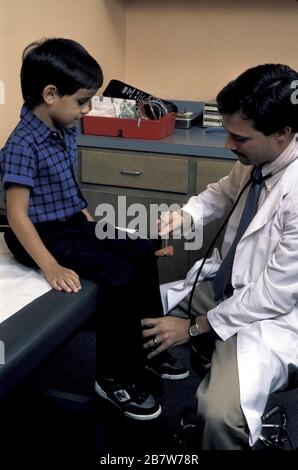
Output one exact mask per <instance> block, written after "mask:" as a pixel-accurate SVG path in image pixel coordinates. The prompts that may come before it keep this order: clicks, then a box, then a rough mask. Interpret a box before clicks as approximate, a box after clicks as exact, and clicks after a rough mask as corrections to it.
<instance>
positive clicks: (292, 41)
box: [125, 0, 298, 100]
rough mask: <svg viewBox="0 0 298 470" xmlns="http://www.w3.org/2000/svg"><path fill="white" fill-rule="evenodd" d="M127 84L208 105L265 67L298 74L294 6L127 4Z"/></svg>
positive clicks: (187, 1)
mask: <svg viewBox="0 0 298 470" xmlns="http://www.w3.org/2000/svg"><path fill="white" fill-rule="evenodd" d="M126 5H127V44H126V52H127V55H126V69H125V78H126V80H127V81H128V83H131V84H135V85H136V86H138V87H139V88H142V89H144V90H146V91H150V92H151V93H153V94H155V95H157V96H160V97H164V98H177V99H194V100H206V99H210V98H213V97H214V96H215V95H216V92H217V91H218V90H219V89H220V88H221V87H222V86H223V85H224V84H225V83H226V82H227V81H229V80H231V79H232V77H233V76H235V75H237V74H239V73H241V71H243V70H244V69H246V68H248V67H250V66H253V65H256V64H259V63H264V62H281V63H286V64H289V65H291V66H292V67H294V68H296V69H298V40H297V26H298V3H297V1H296V0H126Z"/></svg>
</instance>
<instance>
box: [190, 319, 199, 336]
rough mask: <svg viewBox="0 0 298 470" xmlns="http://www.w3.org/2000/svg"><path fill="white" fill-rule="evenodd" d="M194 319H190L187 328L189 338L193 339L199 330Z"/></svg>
mask: <svg viewBox="0 0 298 470" xmlns="http://www.w3.org/2000/svg"><path fill="white" fill-rule="evenodd" d="M196 319H197V317H196V316H193V317H191V319H190V324H189V327H188V334H189V336H190V337H191V338H194V337H195V336H198V335H199V334H200V328H199V325H198V324H197V322H196Z"/></svg>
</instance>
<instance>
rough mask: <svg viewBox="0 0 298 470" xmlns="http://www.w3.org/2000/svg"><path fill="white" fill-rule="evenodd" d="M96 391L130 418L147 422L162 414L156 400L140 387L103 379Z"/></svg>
mask: <svg viewBox="0 0 298 470" xmlns="http://www.w3.org/2000/svg"><path fill="white" fill-rule="evenodd" d="M95 391H96V393H97V394H98V395H99V396H100V397H102V398H104V399H105V400H109V401H110V402H111V403H113V404H114V405H115V406H116V407H117V408H118V409H119V410H120V411H122V413H123V414H124V415H125V416H127V417H129V418H133V419H138V420H141V421H145V420H149V419H155V418H157V417H158V416H159V415H160V414H161V406H160V405H159V404H158V403H157V402H156V400H155V398H154V397H153V396H152V395H150V394H149V393H147V392H145V391H144V390H142V388H141V386H139V385H136V384H130V385H124V384H121V383H119V382H116V381H115V380H113V379H102V380H97V381H96V382H95Z"/></svg>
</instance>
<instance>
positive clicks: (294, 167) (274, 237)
mask: <svg viewBox="0 0 298 470" xmlns="http://www.w3.org/2000/svg"><path fill="white" fill-rule="evenodd" d="M250 171H251V167H246V166H244V165H242V164H241V163H239V162H237V163H236V164H235V166H234V167H233V169H232V171H231V172H230V174H229V175H228V176H226V177H225V178H222V179H221V180H220V181H219V182H218V183H215V184H211V185H209V186H208V188H207V190H206V191H204V192H203V193H201V194H200V195H199V196H194V197H192V198H191V199H190V200H189V201H188V203H187V204H186V205H185V206H184V208H183V209H184V210H186V211H188V212H189V213H190V214H191V215H192V217H193V220H194V223H195V224H197V223H198V222H199V221H198V220H197V218H196V214H199V213H201V211H200V210H198V208H199V205H202V207H203V216H204V223H207V222H209V221H211V220H214V219H217V218H219V217H221V216H222V215H223V213H224V212H225V211H226V210H227V209H228V208H230V207H231V206H232V204H233V202H234V201H235V199H236V197H237V194H239V192H240V190H241V188H243V186H244V184H245V183H246V181H247V180H248V179H249V176H250ZM280 176H281V177H280V178H279V179H278V178H277V179H278V181H277V182H275V184H274V185H272V188H270V185H269V187H268V186H267V188H268V190H269V192H268V194H267V196H266V198H265V200H264V201H263V202H262V203H261V205H260V207H259V210H258V212H257V214H256V216H255V217H254V219H253V220H252V222H251V224H250V225H249V227H248V228H247V230H246V232H245V233H244V235H243V237H242V239H241V240H240V241H239V243H238V246H237V250H236V254H235V260H234V265H233V271H232V279H231V280H232V285H233V287H234V294H233V296H232V297H230V298H229V299H227V300H225V301H223V302H222V303H220V304H219V305H218V306H217V307H216V308H214V309H212V310H210V311H209V312H208V314H207V317H208V320H209V322H210V324H211V325H212V327H213V329H214V330H215V331H216V333H217V334H218V335H219V337H220V338H222V340H226V339H228V338H230V337H231V336H233V335H235V334H237V361H238V371H239V382H240V400H241V406H242V409H243V412H244V415H245V417H246V420H247V423H248V426H249V430H250V436H249V437H250V444H251V445H253V444H254V443H255V442H256V440H257V439H258V437H259V434H260V432H261V416H262V414H263V412H264V409H265V406H266V403H267V399H268V395H269V394H270V392H273V391H275V390H277V389H279V388H281V387H283V386H284V385H285V384H286V382H287V379H288V365H289V364H293V365H295V366H297V367H298V304H297V302H298V160H297V159H296V160H294V161H293V162H292V163H291V164H290V165H289V166H288V167H287V168H286V169H285V170H283V171H281V172H280ZM268 181H270V180H268ZM248 190H249V188H248V189H247V190H246V191H245V193H244V194H243V196H242V198H241V199H240V202H239V204H238V206H237V207H236V209H235V211H234V213H233V215H232V216H231V218H230V221H229V223H228V226H227V230H226V234H225V238H224V242H223V246H222V255H223V256H225V254H226V253H227V251H228V249H229V247H230V245H231V243H232V241H233V239H234V237H235V234H236V231H237V227H238V224H239V220H240V217H241V213H242V210H243V206H244V204H245V200H246V197H245V195H246V194H247V192H248ZM219 263H220V256H219V253H218V251H217V250H216V249H215V250H214V253H213V255H212V256H211V258H209V259H208V260H207V263H206V265H205V267H204V269H203V271H202V274H201V276H200V279H199V281H200V280H202V279H204V278H206V277H210V276H211V275H212V274H214V273H215V272H216V271H217V269H218V266H219ZM199 265H200V261H198V262H197V263H196V265H195V266H194V267H193V268H192V269H191V270H190V271H189V273H188V277H187V278H186V280H185V281H178V282H177V283H171V284H168V285H165V286H164V287H163V286H161V293H162V298H163V304H164V310H165V312H167V311H169V310H171V309H172V308H174V306H176V305H177V304H178V303H179V302H180V300H182V298H184V297H185V296H186V295H187V293H188V292H189V291H190V289H191V286H192V281H193V280H194V277H195V273H196V272H197V270H198V268H199ZM174 284H176V285H175V286H174Z"/></svg>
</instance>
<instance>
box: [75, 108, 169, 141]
mask: <svg viewBox="0 0 298 470" xmlns="http://www.w3.org/2000/svg"><path fill="white" fill-rule="evenodd" d="M82 119H83V132H84V134H89V135H105V136H109V137H118V136H121V137H125V138H126V139H147V140H159V139H163V138H164V137H167V136H168V135H171V134H173V132H174V129H175V120H176V114H175V113H169V114H166V115H165V116H164V117H162V118H161V119H159V120H156V121H155V120H151V119H148V120H147V119H140V120H137V119H122V118H112V117H101V116H92V115H88V114H85V115H84V116H83V118H82Z"/></svg>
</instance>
